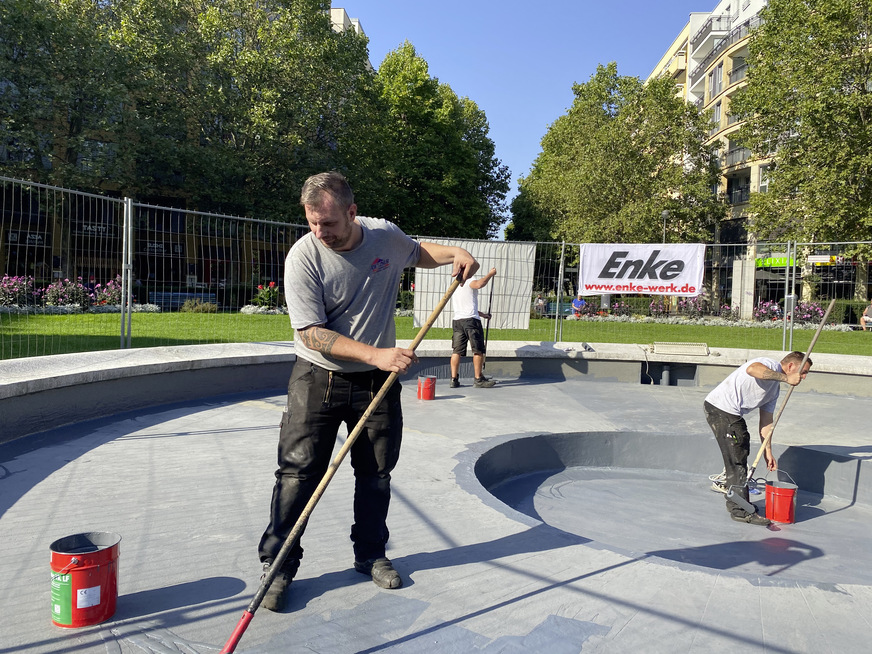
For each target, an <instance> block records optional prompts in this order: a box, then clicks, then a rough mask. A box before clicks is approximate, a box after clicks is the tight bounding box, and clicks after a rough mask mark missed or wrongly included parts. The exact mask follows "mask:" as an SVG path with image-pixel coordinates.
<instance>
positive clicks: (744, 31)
mask: <svg viewBox="0 0 872 654" xmlns="http://www.w3.org/2000/svg"><path fill="white" fill-rule="evenodd" d="M762 22H763V21H762V20H761V19H760V17H759V16H754V17H753V18H752V19H751V20H746V21H745V22H744V23H742V24H741V25H739V26H738V27H736V28H734V29H733V30H732V31H731V32H730V33H729V34H728V35H727V36H725V37H723V38H722V39H721V40H720V41H717V42H716V43H715V46H714V47H713V48H712V50H711V52H709V53H708V54H707V55H706V56H705V58H704V59H703V60H702V61H701V62H699V63H698V64H697V65H696V67H694V69H693V70H692V71H691V73H690V84H691V86H693V85H694V84H696V82H697V81H698V80H699V78H700V77H702V74H703V73H705V71H706V69H707V68H708V67H709V66H710V65H711V64H712V63H713V62H714V61H715V60H716V59H717V58H718V55H720V54H721V53H722V52H724V50H726V49H727V48H728V47H730V46H731V45H733V44H734V43H738V42H739V41H741V40H742V39H744V38H745V37H747V36H748V35H749V34H750V33H751V30H753V29H755V28H756V27H759V26H760V25H761V24H762ZM694 54H697V53H696V52H694ZM699 54H701V53H699Z"/></svg>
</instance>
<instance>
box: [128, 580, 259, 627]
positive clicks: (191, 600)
mask: <svg viewBox="0 0 872 654" xmlns="http://www.w3.org/2000/svg"><path fill="white" fill-rule="evenodd" d="M244 590H245V582H244V581H242V580H241V579H236V578H234V577H208V578H206V579H199V580H197V581H189V582H187V583H184V584H175V585H174V586H166V587H164V588H153V589H152V590H143V591H139V592H138V593H130V594H129V595H120V596H119V597H118V609H117V611H116V612H115V615H114V616H113V619H115V620H129V619H131V618H141V617H143V616H146V615H152V614H154V613H161V612H163V611H171V610H173V609H181V608H186V607H191V606H195V605H197V604H205V603H206V602H214V601H216V600H221V599H226V598H228V597H233V596H234V595H237V594H239V593H241V592H242V591H244Z"/></svg>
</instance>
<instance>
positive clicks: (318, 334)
mask: <svg viewBox="0 0 872 654" xmlns="http://www.w3.org/2000/svg"><path fill="white" fill-rule="evenodd" d="M297 336H298V337H299V339H300V341H301V342H302V343H303V345H305V346H306V347H307V348H309V349H310V350H315V351H316V352H320V353H321V354H327V355H332V354H333V344H334V343H336V339H338V338H339V334H337V333H336V332H334V331H331V330H329V329H327V328H325V327H323V326H321V325H315V326H314V327H307V328H306V329H298V330H297Z"/></svg>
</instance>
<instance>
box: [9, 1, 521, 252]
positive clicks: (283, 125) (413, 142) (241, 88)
mask: <svg viewBox="0 0 872 654" xmlns="http://www.w3.org/2000/svg"><path fill="white" fill-rule="evenodd" d="M327 8H329V5H327V4H326V3H324V2H323V1H321V0H295V1H294V2H287V1H286V0H185V1H184V2H183V1H181V0H113V1H112V2H106V1H105V0H7V1H5V2H3V3H2V4H0V171H3V172H4V173H5V174H7V175H13V176H19V177H27V178H30V179H33V180H34V181H40V182H45V183H51V184H58V185H67V186H74V187H76V188H80V189H83V190H89V191H100V192H106V191H114V192H117V193H122V194H125V195H130V196H132V197H135V198H137V199H144V200H147V201H152V202H159V203H164V204H168V203H172V204H175V205H180V206H185V207H187V208H192V209H198V210H202V211H217V212H221V213H228V214H243V215H249V216H254V217H258V218H269V219H280V220H289V219H292V220H296V219H301V217H302V209H301V208H300V207H299V206H298V199H299V191H300V187H301V186H302V183H303V181H304V180H305V179H306V177H308V176H309V175H311V174H313V173H316V172H321V171H324V170H330V169H336V170H340V171H342V172H343V173H344V174H346V176H347V177H348V178H349V181H350V182H351V184H352V187H353V188H355V191H356V194H357V198H358V204H359V205H360V211H361V213H365V214H367V215H372V216H380V217H385V218H391V219H393V220H395V221H396V222H398V223H400V224H401V225H402V227H403V228H404V229H405V230H406V231H407V232H409V233H417V234H427V235H437V236H443V235H453V236H463V237H469V238H485V237H487V236H492V235H494V234H495V233H496V231H497V229H498V227H499V225H500V224H501V223H502V222H504V217H503V214H504V211H505V206H504V205H505V194H506V192H507V190H508V183H507V178H508V172H507V171H506V170H505V167H503V166H502V165H501V164H500V162H499V161H498V160H497V159H496V158H495V156H494V144H493V142H492V141H491V140H490V138H489V137H488V125H487V119H486V117H485V115H484V112H482V111H481V110H480V109H479V108H478V107H477V106H476V105H475V103H474V102H472V101H471V100H469V99H468V98H458V97H457V96H456V95H455V94H454V93H453V92H452V91H451V89H450V87H448V86H447V85H444V84H440V83H439V81H438V80H436V79H432V78H430V77H429V74H428V72H427V63H426V62H425V61H424V60H423V59H422V58H421V57H420V56H419V55H418V54H417V53H416V52H415V51H414V48H413V47H412V46H411V45H410V44H406V45H404V46H401V47H400V48H399V49H398V50H397V51H396V52H394V53H391V54H390V55H388V57H387V58H386V59H385V62H384V63H383V64H382V69H380V70H379V71H374V70H373V69H372V67H371V66H370V63H369V59H368V52H367V39H366V38H365V37H364V36H362V35H359V34H357V33H356V32H354V31H353V30H349V31H344V32H337V31H334V30H333V29H332V27H331V23H330V18H329V15H328V12H327V11H326V9H327Z"/></svg>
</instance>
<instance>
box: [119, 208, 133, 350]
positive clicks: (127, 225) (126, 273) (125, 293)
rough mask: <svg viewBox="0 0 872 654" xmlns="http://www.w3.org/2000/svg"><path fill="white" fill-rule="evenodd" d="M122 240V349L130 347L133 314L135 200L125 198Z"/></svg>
mask: <svg viewBox="0 0 872 654" xmlns="http://www.w3.org/2000/svg"><path fill="white" fill-rule="evenodd" d="M121 229H122V230H123V232H122V239H121V349H122V350H123V349H125V348H129V347H130V327H131V317H130V314H131V313H133V302H132V300H133V279H132V277H133V266H132V265H131V262H132V260H133V256H132V253H133V200H132V199H131V198H124V224H123V225H122V227H121Z"/></svg>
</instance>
